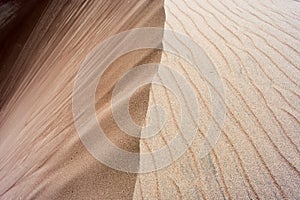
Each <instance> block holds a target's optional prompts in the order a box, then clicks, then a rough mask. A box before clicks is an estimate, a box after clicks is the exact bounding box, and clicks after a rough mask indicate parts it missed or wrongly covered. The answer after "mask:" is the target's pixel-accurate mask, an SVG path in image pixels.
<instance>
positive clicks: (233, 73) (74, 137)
mask: <svg viewBox="0 0 300 200" xmlns="http://www.w3.org/2000/svg"><path fill="white" fill-rule="evenodd" d="M13 2H14V3H12V2H10V1H3V2H2V3H0V10H1V9H2V8H7V7H8V6H10V9H9V10H8V11H9V12H8V11H7V12H3V14H2V13H1V14H0V16H1V18H0V19H5V20H1V21H0V23H1V25H0V31H1V34H0V42H1V55H0V58H1V61H0V63H1V67H0V73H1V74H0V77H1V81H0V90H1V101H0V106H1V114H0V154H1V156H0V180H1V182H0V197H1V199H17V198H18V199H299V198H300V193H299V189H300V172H299V168H300V154H299V145H300V140H299V133H300V122H299V119H300V115H299V110H300V96H299V92H300V87H299V85H300V72H299V70H300V64H299V63H300V37H299V35H300V22H299V20H300V15H299V11H298V10H299V9H300V4H299V2H297V1H292V0H288V1H284V2H282V1H279V0H268V1H265V2H262V1H255V0H253V1H233V0H226V1H221V0H213V1H208V0H205V1H200V0H191V1H186V0H185V1H184V0H183V1H179V0H164V1H160V0H154V1H146V0H143V1H140V0H130V1H119V0H116V1H112V0H111V1H94V0H90V1H58V0H57V1H51V2H50V1H43V2H41V1H30V2H29V3H28V4H27V5H26V9H22V7H23V6H24V2H23V1H21V0H20V1H13ZM2 10H3V9H2ZM21 10H22V11H21ZM4 21H5V22H4ZM142 27H157V28H160V29H157V30H161V31H160V32H156V33H155V34H156V38H155V44H152V46H155V47H156V49H150V48H145V49H143V50H135V51H131V52H128V53H126V54H125V55H123V56H120V57H119V58H118V59H116V60H114V61H113V62H112V63H111V64H110V66H109V67H108V68H107V70H106V71H105V72H104V74H103V75H102V76H101V79H100V80H99V82H98V85H97V88H96V93H95V98H94V99H95V105H93V106H94V108H95V111H96V115H95V116H96V117H97V120H98V122H99V125H100V126H101V127H102V129H103V131H104V132H105V135H106V136H107V138H109V140H111V141H112V143H113V144H114V145H115V146H117V147H119V148H121V149H124V150H125V151H127V152H134V153H136V155H138V156H137V160H135V162H132V163H129V164H130V167H131V169H136V170H137V171H143V169H144V168H147V167H148V166H147V163H149V166H150V165H151V166H152V167H154V168H160V166H162V165H163V164H162V163H163V162H164V161H165V163H168V161H169V160H170V161H172V162H170V163H168V166H166V167H164V168H162V169H159V170H152V172H148V173H130V172H126V170H124V171H122V170H121V171H119V170H116V169H112V168H111V167H109V166H107V165H105V164H103V163H101V162H100V161H99V160H97V159H96V158H95V157H94V156H93V153H92V152H91V151H92V150H93V149H97V147H96V145H97V142H96V141H89V142H90V143H89V144H91V146H90V148H91V149H89V147H87V146H86V143H85V142H84V141H83V140H82V137H79V136H80V133H78V130H79V128H78V125H76V123H74V120H78V119H77V118H76V117H78V118H81V119H82V120H83V123H82V127H84V129H82V130H85V132H84V134H83V135H84V137H86V138H93V137H90V135H93V134H94V132H95V131H94V129H93V128H92V127H94V126H95V124H92V125H91V126H90V125H89V122H90V120H89V119H90V118H89V117H90V116H85V115H84V113H83V114H82V115H81V113H79V115H78V116H77V115H75V118H74V84H75V82H76V78H78V77H76V76H77V75H78V73H79V72H80V69H87V70H86V71H84V70H83V72H84V73H86V74H85V75H86V77H89V78H90V80H91V81H89V79H86V80H84V81H86V82H84V81H82V82H79V84H81V86H82V87H86V88H89V87H90V85H91V84H92V82H93V81H92V80H94V79H96V78H97V77H96V76H97V74H95V73H94V71H93V70H97V66H98V64H97V62H98V60H99V59H100V60H101V58H102V57H100V55H98V54H95V56H94V57H91V56H90V57H88V56H89V55H92V54H91V51H92V50H93V49H94V50H95V47H97V45H98V44H100V43H102V42H103V41H105V39H107V38H109V37H110V36H114V35H115V34H117V33H121V32H122V31H126V30H131V29H133V28H142ZM149 30H150V29H149ZM163 30H169V32H168V31H163ZM181 34H182V35H185V36H182V37H181ZM145 35H146V34H145ZM185 38H190V40H192V41H194V42H195V44H197V45H198V46H199V47H200V48H201V49H202V50H203V51H204V55H201V56H200V54H198V53H194V50H195V48H193V46H192V44H193V43H189V44H190V45H186V44H185ZM127 39H128V38H127ZM150 40H151V38H150V37H146V36H145V41H150ZM170 41H171V42H170ZM126 42H127V43H126ZM139 42H140V43H143V42H144V41H141V40H138V39H137V40H133V41H131V43H132V46H135V45H136V46H138V45H139ZM131 43H130V42H129V43H128V41H127V40H126V38H125V39H124V41H120V43H117V44H116V46H107V47H105V48H104V49H102V50H101V53H100V54H101V55H104V57H107V58H110V56H111V55H114V54H116V52H118V50H119V49H121V48H122V47H123V46H124V44H128V46H131ZM122 45H123V46H122ZM125 46H126V45H125ZM178 47H180V48H178ZM168 49H174V52H176V51H178V52H181V51H182V50H183V52H187V55H188V56H182V57H180V56H176V55H175V54H174V53H173V54H172V52H168V51H167V50H168ZM163 50H165V51H163ZM189 53H190V54H189ZM179 54H180V53H179ZM105 55H107V56H105ZM189 55H190V56H189ZM97 59H98V60H97ZM197 59H198V60H200V62H201V61H203V62H201V65H200V68H201V69H202V70H206V69H207V68H205V67H206V66H210V65H211V66H213V68H209V70H210V69H211V70H212V71H209V70H208V71H207V70H206V71H205V72H206V73H207V74H205V73H204V76H203V74H200V73H199V71H197V70H196V68H195V66H194V65H193V64H195V63H193V61H195V60H197ZM206 59H207V60H206ZM89 61H90V63H93V64H94V66H92V67H91V68H90V69H91V70H89V68H88V67H86V68H84V66H85V65H84V63H89ZM190 61H191V62H192V63H191V62H190ZM150 63H156V64H160V65H159V66H158V65H157V67H156V68H152V70H148V71H145V72H144V73H143V71H142V74H140V75H139V74H138V73H137V72H136V73H135V72H134V71H133V73H132V74H133V75H132V76H131V77H130V78H128V79H126V80H125V82H122V85H121V88H123V91H127V90H126V89H130V88H131V87H133V85H134V84H135V83H136V82H137V81H143V80H145V81H146V80H151V81H154V80H158V82H160V81H161V82H162V83H163V82H164V81H165V82H168V81H171V85H172V86H174V88H177V89H178V90H176V91H178V92H174V91H170V90H169V89H168V88H166V87H163V86H160V85H157V84H146V85H144V86H143V87H140V88H139V89H138V90H137V91H136V92H135V93H134V94H133V95H132V96H131V98H130V101H129V113H130V114H131V118H132V120H133V121H134V122H135V123H136V124H137V125H139V126H141V127H139V128H138V133H139V136H140V137H147V135H148V134H149V132H148V131H147V130H148V129H147V128H145V126H146V125H147V124H151V123H155V122H161V121H162V120H163V119H162V118H161V116H160V110H159V107H157V105H160V107H161V108H163V110H164V112H165V117H166V121H165V124H164V125H163V127H162V129H161V131H160V132H159V134H157V135H155V136H153V137H150V138H141V139H140V138H136V137H132V136H129V135H128V133H126V131H124V130H121V129H120V127H119V126H118V125H119V124H118V122H117V121H116V118H115V116H114V113H113V112H114V111H113V109H115V110H116V112H117V113H121V111H122V109H124V108H125V109H126V106H127V105H126V101H125V100H126V99H127V97H128V95H126V92H125V93H124V92H123V93H122V92H121V91H119V92H117V94H116V97H117V99H116V102H117V103H116V104H113V105H112V104H111V102H112V99H113V98H114V96H113V95H114V92H113V90H114V89H115V88H116V85H117V84H118V81H119V80H120V79H121V78H122V77H123V76H124V75H125V74H126V73H127V72H128V71H130V70H134V69H136V68H137V66H139V65H142V64H150ZM86 66H88V64H86ZM148 66H149V65H148ZM163 66H168V70H169V71H168V70H167V72H165V71H164V67H163ZM166 74H167V79H166V77H163V75H166ZM180 77H181V78H183V79H184V81H185V83H187V84H188V85H189V87H190V88H191V89H192V90H193V93H192V94H188V95H183V96H184V97H183V99H182V101H183V103H182V101H180V100H179V99H178V98H177V95H178V94H179V93H180V95H182V94H184V92H186V91H183V90H185V89H183V88H184V84H182V82H180ZM213 78H215V79H216V81H215V82H214V81H213V80H212V79H213ZM219 83H221V85H218V84H219ZM223 92H224V94H223ZM78 94H81V93H80V92H79V93H78ZM84 94H85V93H82V98H83V99H84V100H85V99H89V98H90V97H89V96H85V95H84ZM194 97H196V101H197V103H198V104H199V107H198V108H199V117H200V120H198V119H197V120H196V118H195V115H194V114H193V113H196V111H194V110H193V108H192V109H191V108H190V107H189V106H190V105H192V104H193V102H194V101H193V98H194ZM72 98H73V99H72ZM91 98H92V97H91ZM72 100H73V101H72ZM216 105H220V107H216ZM113 106H115V107H114V108H112V107H113ZM182 107H184V108H186V109H187V112H183V113H181V111H182V110H181V109H182ZM223 107H224V110H223ZM83 111H84V110H83ZM122 115H123V114H122ZM184 115H186V116H184ZM223 115H224V118H223ZM85 117H86V118H85ZM121 117H122V116H121ZM183 117H186V118H184V119H187V120H188V122H189V123H186V124H185V125H186V128H187V129H189V127H190V129H192V130H194V128H193V127H196V129H195V133H196V134H195V138H193V140H192V143H191V145H187V143H188V141H185V140H184V139H185V136H186V135H187V132H188V131H187V129H185V131H181V128H182V127H181V120H182V118H183ZM80 125H81V124H79V126H80ZM212 125H213V127H214V128H211V127H212ZM142 126H144V127H142ZM157 126H158V125H157ZM129 128H130V127H129ZM158 128H159V127H158ZM210 130H214V131H212V132H211V131H210ZM215 130H218V131H220V136H219V137H217V136H218V134H217V133H215V132H217V131H215ZM214 134H216V138H213V139H211V138H212V137H213V135H214ZM177 135H179V136H180V137H182V138H183V140H182V141H183V143H182V145H183V147H184V146H185V145H186V151H184V152H183V155H182V156H179V157H178V159H176V158H177V157H176V156H177V155H179V154H176V153H177V151H181V149H180V148H179V147H178V146H177V147H178V148H176V146H175V148H173V147H172V144H171V141H172V139H173V138H176V136H177ZM207 138H209V139H211V140H209V139H207ZM207 141H209V142H208V143H205V142H207ZM184 143H185V144H184ZM203 144H207V146H206V147H207V149H205V148H204V147H203ZM93 145H95V146H93ZM163 147H165V149H166V152H167V153H166V155H164V154H163V155H159V154H158V156H156V154H155V152H156V151H157V150H159V149H161V148H163ZM202 150H203V151H202ZM101 154H103V155H104V156H107V157H108V158H109V159H115V160H116V162H117V159H118V155H117V154H116V153H115V152H114V151H113V150H106V151H102V152H101ZM143 155H150V156H149V157H150V158H151V159H149V157H146V156H143ZM159 156H161V157H162V159H163V160H159ZM145 163H146V164H145ZM149 168H151V167H149Z"/></svg>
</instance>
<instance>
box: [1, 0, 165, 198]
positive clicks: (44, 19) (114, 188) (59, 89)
mask: <svg viewBox="0 0 300 200" xmlns="http://www.w3.org/2000/svg"><path fill="white" fill-rule="evenodd" d="M162 3H163V2H162V1H140V0H133V1H115V0H113V1H112V0H111V1H51V3H48V4H47V5H46V7H45V9H42V8H41V11H42V12H41V13H42V14H40V17H38V16H36V18H34V19H35V20H32V19H30V18H24V22H25V21H26V19H27V21H26V23H29V24H30V22H34V23H35V22H36V24H33V26H34V28H33V30H32V31H31V32H30V34H29V36H28V38H25V39H24V40H25V42H23V43H24V46H23V47H22V49H21V50H18V49H17V50H15V51H14V53H15V54H17V56H13V57H14V59H12V60H13V61H11V59H5V58H6V57H5V56H3V58H2V64H1V77H4V78H3V79H2V78H1V91H3V93H2V92H1V119H0V121H1V123H0V133H1V134H0V149H1V150H0V152H1V153H0V154H1V156H0V169H1V170H0V180H1V183H0V196H1V198H3V199H17V198H25V199H31V198H38V199H63V198H66V199H70V198H77V199H82V198H83V197H84V198H88V199H91V198H94V199H119V198H123V199H131V198H132V196H133V192H134V186H135V182H136V174H128V173H123V172H119V171H115V170H112V169H110V168H108V167H106V166H104V165H102V164H101V163H100V162H98V161H97V160H95V159H94V158H93V157H92V156H91V155H90V154H89V153H88V152H87V150H86V149H85V147H84V146H83V145H82V143H81V142H80V140H79V137H78V135H77V133H76V131H75V127H74V124H73V117H72V107H71V106H72V105H71V103H72V102H71V95H72V88H73V83H74V78H75V75H76V73H77V70H78V68H79V65H80V64H81V63H82V62H83V59H84V58H85V57H86V55H87V54H88V53H89V52H90V51H91V49H92V48H93V47H94V46H95V45H96V44H97V43H99V42H101V41H102V40H104V39H105V38H107V37H109V36H111V35H114V34H116V33H118V32H120V31H124V30H128V29H132V28H135V27H145V26H157V27H162V26H163V25H164V23H163V22H164V11H163V7H162ZM41 4H43V3H41ZM13 30H19V31H20V33H19V34H20V35H21V34H23V33H24V34H25V32H26V31H28V30H30V27H28V29H26V28H25V29H24V30H23V29H21V28H20V29H19V27H15V28H14V29H13ZM8 35H9V34H8ZM9 36H11V35H9ZM10 45H11V46H14V47H15V46H16V45H19V44H18V43H14V41H13V40H12V42H11V43H10V44H8V45H7V46H10ZM9 51H10V50H8V52H5V51H4V50H3V52H4V53H5V54H6V55H11V54H10V52H9ZM11 51H12V50H11ZM108 53H112V52H108ZM160 56H161V54H160V52H156V51H154V50H143V51H140V52H132V53H130V54H128V55H125V56H123V57H120V58H119V59H118V60H116V61H115V62H114V63H113V64H112V65H111V66H110V68H109V69H108V70H107V71H106V75H105V76H104V78H103V80H100V83H99V90H97V94H96V110H97V116H98V118H99V121H100V123H101V124H103V126H104V130H105V133H106V134H107V135H108V136H109V137H110V138H111V139H112V141H113V142H114V143H115V144H117V145H118V146H120V147H122V148H124V149H126V150H131V151H134V152H139V141H138V140H137V139H134V138H131V137H128V136H126V135H124V134H123V133H122V132H121V131H120V130H119V129H118V128H117V126H116V124H115V123H114V121H113V120H112V114H111V111H108V112H102V111H103V110H105V109H103V108H105V105H106V103H107V102H109V101H110V98H111V89H112V87H113V85H114V84H115V82H116V81H117V80H118V79H119V78H120V76H121V75H122V74H123V73H124V72H125V71H127V70H128V69H129V68H132V67H133V66H135V65H136V64H138V63H147V62H159V61H160ZM7 65H8V67H7ZM149 76H152V74H149ZM148 95H149V86H145V87H143V88H141V89H140V90H139V91H138V92H137V93H136V94H135V95H134V97H133V98H132V101H131V106H130V108H131V111H132V112H131V113H132V115H133V118H134V119H135V120H136V121H137V122H138V123H143V119H144V118H145V113H146V109H147V103H148ZM107 153H109V152H107Z"/></svg>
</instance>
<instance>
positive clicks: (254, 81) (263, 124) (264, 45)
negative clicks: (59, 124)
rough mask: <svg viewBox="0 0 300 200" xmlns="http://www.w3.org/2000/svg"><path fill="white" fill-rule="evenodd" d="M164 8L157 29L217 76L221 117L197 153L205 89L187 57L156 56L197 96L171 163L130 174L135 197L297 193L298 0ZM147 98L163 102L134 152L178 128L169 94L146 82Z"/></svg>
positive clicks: (204, 120) (206, 119) (169, 2)
mask: <svg viewBox="0 0 300 200" xmlns="http://www.w3.org/2000/svg"><path fill="white" fill-rule="evenodd" d="M164 5H165V6H164V7H165V12H166V22H165V28H166V29H170V30H174V31H177V32H180V33H183V34H186V35H188V36H190V37H191V38H193V40H195V41H196V42H197V43H198V44H199V45H200V46H201V47H202V48H203V49H204V50H205V51H206V53H207V54H208V56H209V58H210V59H211V61H212V62H213V64H214V65H215V67H216V69H217V71H218V72H219V75H220V77H221V79H222V81H223V85H224V89H225V93H226V98H225V100H224V101H225V103H226V109H227V116H226V120H225V124H224V127H223V131H222V134H221V136H220V138H219V140H218V142H217V144H216V146H215V148H214V149H213V151H211V153H210V154H209V156H207V157H205V158H203V159H200V158H199V155H198V154H197V150H198V149H199V147H200V142H201V141H203V135H206V134H207V130H208V127H209V123H210V121H211V120H214V119H212V118H211V109H212V107H211V97H210V93H209V90H208V88H207V85H206V82H205V81H204V80H203V79H202V78H201V77H200V76H198V75H197V73H196V72H195V70H193V68H192V66H190V65H189V63H187V62H186V61H184V60H183V59H179V58H176V57H174V56H173V55H171V54H168V53H164V54H163V55H162V61H161V62H162V63H163V64H166V65H168V66H170V67H171V68H172V69H175V70H177V71H178V72H180V74H182V75H183V76H184V77H185V78H186V80H187V81H188V82H189V83H190V84H191V86H192V88H193V89H194V91H195V94H197V96H198V99H199V103H200V104H201V122H200V124H201V125H200V127H199V130H198V133H197V138H196V139H195V140H194V142H193V144H192V146H191V147H190V148H189V149H188V150H187V152H186V154H184V155H183V156H182V157H181V158H180V159H179V160H178V161H177V162H174V163H173V164H172V165H170V166H169V167H167V168H165V169H163V170H160V171H157V172H153V173H149V174H140V175H139V176H138V180H137V183H136V190H135V199H299V198H300V193H299V188H300V172H299V170H300V154H299V147H300V140H299V134H300V123H299V119H300V113H299V111H300V96H299V94H300V87H299V85H300V64H299V63H300V37H299V35H300V21H299V20H300V18H299V17H300V15H299V9H300V4H299V2H297V1H284V2H281V1H276V0H275V1H264V2H262V1H233V0H226V1H222V0H213V1H210V0H205V1H200V0H191V1H186V0H184V1H177V0H166V1H165V3H164ZM163 45H164V46H165V45H166V43H165V42H163ZM175 84H176V83H175ZM178 87H180V85H178ZM212 98H214V97H212ZM149 99H150V103H149V107H150V106H151V105H156V104H160V105H163V106H164V108H166V112H167V113H168V114H169V115H168V116H169V117H170V119H168V120H167V123H166V126H164V128H163V131H162V133H161V134H160V135H159V136H156V137H154V138H151V139H147V140H141V142H140V148H141V152H149V151H154V150H156V149H158V148H160V147H162V146H164V145H166V143H167V142H169V141H170V140H171V138H173V137H174V136H175V134H176V131H178V126H179V124H180V115H179V114H178V113H179V111H180V110H179V109H178V107H179V104H178V102H177V101H176V98H175V97H174V95H172V93H171V92H169V91H167V90H166V89H165V88H163V87H160V86H156V85H153V86H152V87H151V92H150V98H149ZM188 101H189V98H187V102H188ZM154 111H155V109H154ZM148 114H149V113H148Z"/></svg>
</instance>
